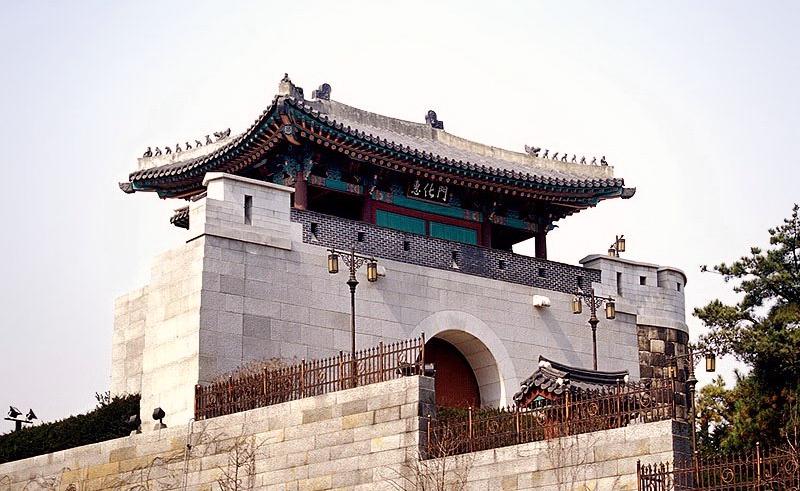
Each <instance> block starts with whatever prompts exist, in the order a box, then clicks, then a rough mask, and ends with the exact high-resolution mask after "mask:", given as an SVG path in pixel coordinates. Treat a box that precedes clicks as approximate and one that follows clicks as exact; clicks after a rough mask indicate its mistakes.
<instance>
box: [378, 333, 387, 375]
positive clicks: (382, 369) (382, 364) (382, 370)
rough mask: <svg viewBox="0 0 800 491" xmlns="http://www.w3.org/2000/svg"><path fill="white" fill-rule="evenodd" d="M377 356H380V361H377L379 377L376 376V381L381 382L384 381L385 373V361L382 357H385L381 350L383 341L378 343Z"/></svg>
mask: <svg viewBox="0 0 800 491" xmlns="http://www.w3.org/2000/svg"><path fill="white" fill-rule="evenodd" d="M378 354H379V356H380V359H379V361H378V371H379V372H380V375H379V376H378V380H379V381H381V382H383V381H384V380H385V379H384V377H385V376H386V373H385V369H386V361H385V360H384V359H383V357H384V356H386V354H385V352H384V349H383V341H381V342H380V343H378Z"/></svg>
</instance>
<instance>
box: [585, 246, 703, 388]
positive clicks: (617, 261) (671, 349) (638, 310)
mask: <svg viewBox="0 0 800 491" xmlns="http://www.w3.org/2000/svg"><path fill="white" fill-rule="evenodd" d="M581 263H582V264H583V265H584V266H587V267H591V268H596V269H599V270H600V272H601V274H602V276H603V279H602V281H601V282H600V286H599V287H598V288H597V289H596V290H597V292H598V294H601V295H608V296H612V297H614V298H615V299H616V300H617V303H616V305H617V311H618V312H623V313H626V314H630V315H635V319H636V320H635V322H636V325H637V333H638V334H637V339H638V348H639V373H640V376H641V377H642V378H649V377H656V378H660V377H662V376H663V375H664V373H663V370H662V367H664V366H666V365H667V364H668V363H669V359H670V357H673V356H675V355H681V354H683V353H685V352H686V347H687V346H688V344H689V327H688V326H687V325H686V303H685V297H684V288H685V287H686V275H685V274H684V273H683V271H681V270H679V269H676V268H665V267H661V266H657V265H655V264H649V263H642V262H637V261H631V260H629V259H624V258H619V257H611V256H602V255H593V256H587V257H586V258H584V259H582V260H581Z"/></svg>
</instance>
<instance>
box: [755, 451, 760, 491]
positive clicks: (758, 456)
mask: <svg viewBox="0 0 800 491" xmlns="http://www.w3.org/2000/svg"><path fill="white" fill-rule="evenodd" d="M760 486H761V442H756V489H759V487H760Z"/></svg>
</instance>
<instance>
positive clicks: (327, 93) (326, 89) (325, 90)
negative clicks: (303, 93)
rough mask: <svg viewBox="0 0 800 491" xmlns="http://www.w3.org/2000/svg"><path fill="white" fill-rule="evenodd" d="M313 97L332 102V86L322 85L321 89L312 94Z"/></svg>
mask: <svg viewBox="0 0 800 491" xmlns="http://www.w3.org/2000/svg"><path fill="white" fill-rule="evenodd" d="M311 97H313V98H314V99H319V100H322V101H329V100H331V86H330V84H322V85H320V86H319V88H318V89H317V90H315V91H313V92H312V93H311Z"/></svg>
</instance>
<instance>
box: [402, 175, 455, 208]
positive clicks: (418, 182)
mask: <svg viewBox="0 0 800 491" xmlns="http://www.w3.org/2000/svg"><path fill="white" fill-rule="evenodd" d="M407 195H408V196H409V197H411V198H420V199H425V200H428V201H435V202H437V203H447V200H448V199H450V195H449V193H448V189H447V186H445V185H444V184H438V183H435V182H431V181H425V180H422V179H415V180H414V181H413V182H412V183H411V184H410V185H409V186H408V193H407Z"/></svg>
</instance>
